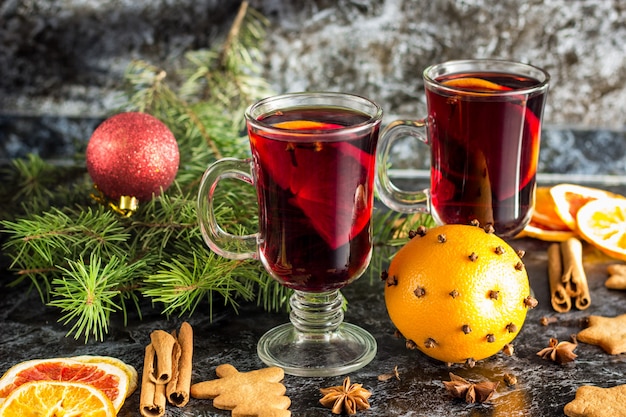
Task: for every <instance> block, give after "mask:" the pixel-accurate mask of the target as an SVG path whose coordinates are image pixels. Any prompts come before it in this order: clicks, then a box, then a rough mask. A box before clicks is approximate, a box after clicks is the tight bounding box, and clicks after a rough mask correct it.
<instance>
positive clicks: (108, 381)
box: [0, 358, 129, 410]
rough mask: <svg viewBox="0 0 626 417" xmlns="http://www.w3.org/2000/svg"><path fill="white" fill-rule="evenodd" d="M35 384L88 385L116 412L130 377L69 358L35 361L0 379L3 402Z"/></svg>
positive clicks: (112, 368) (108, 366)
mask: <svg viewBox="0 0 626 417" xmlns="http://www.w3.org/2000/svg"><path fill="white" fill-rule="evenodd" d="M32 381H61V382H80V383H83V384H89V385H91V386H93V387H95V388H97V389H99V390H100V391H102V392H103V393H104V394H105V395H106V396H107V397H108V398H109V399H110V400H111V402H112V403H113V406H114V407H115V409H116V410H119V409H120V408H122V404H124V400H125V399H126V394H127V392H128V386H129V379H128V375H127V373H126V372H125V371H124V370H122V369H120V368H119V367H117V366H115V365H111V364H108V363H101V362H95V363H84V362H80V361H76V360H73V359H69V358H53V359H33V360H29V361H25V362H21V363H19V364H17V365H15V366H13V367H12V368H10V369H9V370H8V371H7V372H6V373H5V374H4V375H3V376H2V378H0V401H2V400H3V399H5V398H7V397H8V396H9V395H10V394H11V392H13V391H14V390H15V389H17V388H18V387H20V386H21V385H24V384H26V383H29V382H32Z"/></svg>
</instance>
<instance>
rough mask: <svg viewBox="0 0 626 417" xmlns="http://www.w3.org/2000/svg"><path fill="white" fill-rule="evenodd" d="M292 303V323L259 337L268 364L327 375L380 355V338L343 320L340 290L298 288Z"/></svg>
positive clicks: (302, 373) (293, 372) (297, 372)
mask: <svg viewBox="0 0 626 417" xmlns="http://www.w3.org/2000/svg"><path fill="white" fill-rule="evenodd" d="M291 305H292V308H293V310H292V313H291V323H285V324H283V325H280V326H278V327H275V328H273V329H271V330H269V331H268V332H267V333H265V334H264V335H263V336H262V337H261V339H260V340H259V343H258V345H257V353H258V355H259V358H260V359H261V360H262V361H263V362H264V363H265V364H266V365H268V366H278V367H280V368H282V369H283V370H284V371H285V373H286V374H288V375H295V376H306V377H327V376H337V375H343V374H347V373H350V372H353V371H356V370H358V369H361V368H363V367H364V366H366V365H367V364H369V363H370V362H371V361H372V359H374V357H375V356H376V350H377V345H376V339H374V337H373V336H372V335H371V334H370V333H369V332H367V331H366V330H364V329H362V328H361V327H358V326H355V325H353V324H350V323H345V322H343V313H342V312H341V305H342V297H341V295H340V294H339V291H329V292H327V293H322V294H321V296H320V294H311V293H303V292H299V291H296V292H295V293H294V295H293V296H292V300H291ZM327 324H330V325H328V326H326V325H327Z"/></svg>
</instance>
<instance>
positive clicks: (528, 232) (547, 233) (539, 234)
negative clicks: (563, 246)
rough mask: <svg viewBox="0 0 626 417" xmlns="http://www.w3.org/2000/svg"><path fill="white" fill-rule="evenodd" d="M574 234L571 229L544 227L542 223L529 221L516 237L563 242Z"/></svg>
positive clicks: (574, 235)
mask: <svg viewBox="0 0 626 417" xmlns="http://www.w3.org/2000/svg"><path fill="white" fill-rule="evenodd" d="M576 236H577V235H576V233H575V232H573V231H571V230H554V229H546V228H544V226H543V225H540V224H536V223H532V222H531V223H530V224H529V225H527V226H526V227H525V228H524V230H522V231H521V232H520V234H518V235H517V236H516V238H522V237H531V238H533V239H539V240H543V241H546V242H565V241H566V240H567V239H569V238H571V237H576Z"/></svg>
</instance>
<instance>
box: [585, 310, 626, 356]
mask: <svg viewBox="0 0 626 417" xmlns="http://www.w3.org/2000/svg"><path fill="white" fill-rule="evenodd" d="M576 339H577V340H578V341H580V342H583V343H588V344H591V345H598V346H600V347H601V348H602V349H604V351H605V352H607V353H609V354H611V355H619V354H620V353H624V352H626V314H622V315H620V316H617V317H603V316H589V326H588V327H587V328H586V329H583V330H581V331H580V332H578V335H577V336H576Z"/></svg>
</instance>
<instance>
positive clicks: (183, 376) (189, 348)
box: [166, 322, 193, 407]
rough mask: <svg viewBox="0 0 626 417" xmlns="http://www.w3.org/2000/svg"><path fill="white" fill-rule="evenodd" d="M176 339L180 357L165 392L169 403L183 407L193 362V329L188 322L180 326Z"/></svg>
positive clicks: (189, 385)
mask: <svg viewBox="0 0 626 417" xmlns="http://www.w3.org/2000/svg"><path fill="white" fill-rule="evenodd" d="M177 341H178V343H177V346H179V348H180V355H179V356H180V357H179V359H178V361H177V362H176V363H175V370H174V372H173V376H172V379H171V380H170V382H169V383H168V384H167V387H166V394H167V399H168V401H169V402H170V403H171V404H173V405H175V406H177V407H184V406H185V405H186V404H187V403H188V402H189V390H190V388H191V371H192V364H193V360H192V358H193V329H192V328H191V325H189V323H187V322H184V323H183V324H182V325H181V326H180V330H179V331H178V337H177Z"/></svg>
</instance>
